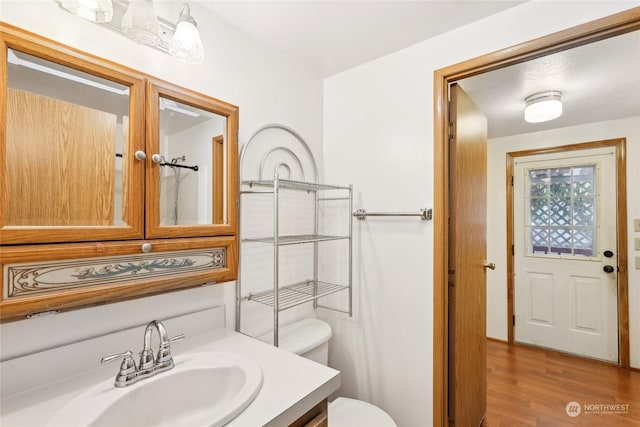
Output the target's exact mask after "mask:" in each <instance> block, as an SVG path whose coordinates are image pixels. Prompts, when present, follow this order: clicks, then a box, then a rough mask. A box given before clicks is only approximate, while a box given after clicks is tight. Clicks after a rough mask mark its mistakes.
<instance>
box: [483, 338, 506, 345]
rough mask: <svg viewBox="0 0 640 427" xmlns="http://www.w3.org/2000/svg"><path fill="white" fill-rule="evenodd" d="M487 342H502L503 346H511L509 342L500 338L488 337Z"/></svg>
mask: <svg viewBox="0 0 640 427" xmlns="http://www.w3.org/2000/svg"><path fill="white" fill-rule="evenodd" d="M487 340H489V341H494V342H500V343H503V344H509V341H507V340H502V339H500V338H493V337H487Z"/></svg>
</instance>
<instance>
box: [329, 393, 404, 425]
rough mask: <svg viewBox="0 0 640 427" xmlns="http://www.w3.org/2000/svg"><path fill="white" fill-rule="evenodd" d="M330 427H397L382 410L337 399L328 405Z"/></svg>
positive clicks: (364, 403)
mask: <svg viewBox="0 0 640 427" xmlns="http://www.w3.org/2000/svg"><path fill="white" fill-rule="evenodd" d="M329 425H330V426H331V427H363V426H367V427H397V426H396V423H394V422H393V419H392V418H391V417H390V416H389V414H387V413H386V412H384V411H383V410H382V409H380V408H378V407H377V406H374V405H372V404H370V403H367V402H364V401H362V400H356V399H349V398H346V397H339V398H337V399H335V400H334V401H332V402H331V403H329Z"/></svg>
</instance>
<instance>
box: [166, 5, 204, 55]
mask: <svg viewBox="0 0 640 427" xmlns="http://www.w3.org/2000/svg"><path fill="white" fill-rule="evenodd" d="M197 27H198V25H197V24H196V21H195V19H193V17H192V16H191V9H190V8H189V5H188V4H186V3H185V4H183V5H182V8H181V9H180V16H179V17H178V26H177V27H176V32H175V33H174V34H173V38H172V39H171V47H170V48H169V53H170V54H171V55H172V56H173V57H174V58H177V59H179V60H181V61H184V62H186V63H188V64H201V63H202V61H204V48H203V47H202V42H201V41H200V33H199V32H198V28H197Z"/></svg>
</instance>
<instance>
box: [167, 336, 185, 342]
mask: <svg viewBox="0 0 640 427" xmlns="http://www.w3.org/2000/svg"><path fill="white" fill-rule="evenodd" d="M184 338H185V336H184V334H180V335H176V336H175V337H172V338H169V342H174V341H182V340H183V339H184Z"/></svg>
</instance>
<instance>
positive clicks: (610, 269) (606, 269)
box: [602, 265, 615, 273]
mask: <svg viewBox="0 0 640 427" xmlns="http://www.w3.org/2000/svg"><path fill="white" fill-rule="evenodd" d="M602 270H604V272H605V273H613V272H614V270H615V268H613V266H612V265H605V266H604V267H603V268H602Z"/></svg>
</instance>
